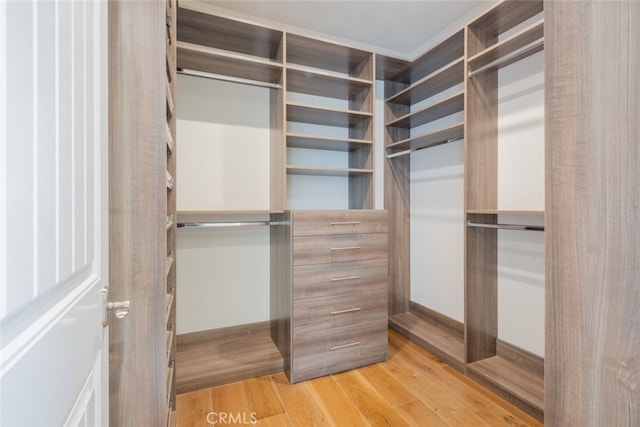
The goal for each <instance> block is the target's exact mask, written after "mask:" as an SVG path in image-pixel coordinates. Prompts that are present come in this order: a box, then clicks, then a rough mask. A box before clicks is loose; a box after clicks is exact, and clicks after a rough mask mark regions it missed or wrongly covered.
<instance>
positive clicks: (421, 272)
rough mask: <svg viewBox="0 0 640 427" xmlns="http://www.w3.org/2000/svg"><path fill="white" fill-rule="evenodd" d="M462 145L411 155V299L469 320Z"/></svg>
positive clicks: (446, 313)
mask: <svg viewBox="0 0 640 427" xmlns="http://www.w3.org/2000/svg"><path fill="white" fill-rule="evenodd" d="M462 156H463V149H462V141H457V142H453V143H450V144H446V145H441V146H439V147H434V148H430V149H428V150H422V151H416V152H414V153H413V154H411V300H412V301H414V302H417V303H418V304H421V305H423V306H425V307H428V308H430V309H432V310H435V311H437V312H439V313H442V314H444V315H445V316H448V317H451V318H453V319H455V320H458V321H460V322H463V321H464V228H463V226H464V222H463V221H464V214H463V212H464V175H463V173H464V166H463V159H462Z"/></svg>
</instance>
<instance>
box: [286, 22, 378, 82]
mask: <svg viewBox="0 0 640 427" xmlns="http://www.w3.org/2000/svg"><path fill="white" fill-rule="evenodd" d="M287 63H288V64H297V65H302V66H305V67H311V68H316V69H319V70H327V71H332V72H335V73H340V74H343V75H346V76H349V77H355V78H359V79H363V80H367V81H373V54H372V53H371V52H366V51H364V50H360V49H355V48H352V47H348V46H344V45H341V44H337V43H332V42H327V41H322V40H318V39H311V38H308V37H304V36H300V35H296V34H291V33H288V34H287Z"/></svg>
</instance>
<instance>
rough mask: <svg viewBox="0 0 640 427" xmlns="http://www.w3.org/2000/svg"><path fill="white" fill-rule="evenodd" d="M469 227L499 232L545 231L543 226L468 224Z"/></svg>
mask: <svg viewBox="0 0 640 427" xmlns="http://www.w3.org/2000/svg"><path fill="white" fill-rule="evenodd" d="M467 227H475V228H493V229H498V230H525V231H544V226H543V225H521V224H485V223H479V222H471V221H468V222H467Z"/></svg>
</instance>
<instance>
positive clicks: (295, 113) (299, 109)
mask: <svg viewBox="0 0 640 427" xmlns="http://www.w3.org/2000/svg"><path fill="white" fill-rule="evenodd" d="M372 119H373V114H372V113H370V112H361V111H354V110H336V109H332V108H323V107H315V106H313V105H304V104H297V103H292V102H289V103H287V120H288V121H290V122H299V123H309V124H315V125H324V126H337V127H351V126H355V125H356V124H358V123H359V122H361V121H363V120H369V121H370V120H372Z"/></svg>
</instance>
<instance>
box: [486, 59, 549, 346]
mask: <svg viewBox="0 0 640 427" xmlns="http://www.w3.org/2000/svg"><path fill="white" fill-rule="evenodd" d="M543 59H544V56H543V53H542V52H540V53H537V54H535V55H532V56H530V57H528V58H526V59H523V60H521V61H518V62H516V63H514V64H512V65H510V66H508V67H505V68H502V69H501V70H500V71H499V75H498V81H499V92H498V116H499V120H498V165H499V166H498V208H499V209H501V210H532V211H544V182H545V181H544V61H543ZM500 221H502V222H505V223H519V222H524V223H526V224H534V225H543V218H542V217H539V216H538V217H535V216H534V217H524V218H523V217H507V216H502V217H501V218H500ZM498 337H499V338H500V339H502V340H504V341H506V342H509V343H511V344H514V345H516V346H518V347H521V348H523V349H525V350H528V351H530V352H532V353H534V354H537V355H539V356H544V233H540V232H531V231H527V232H523V231H500V232H499V233H498Z"/></svg>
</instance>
